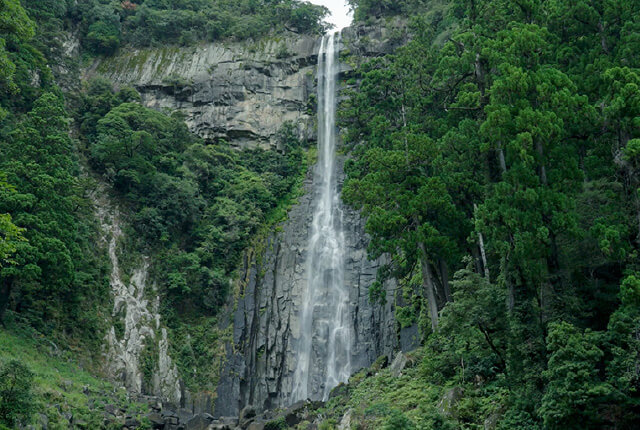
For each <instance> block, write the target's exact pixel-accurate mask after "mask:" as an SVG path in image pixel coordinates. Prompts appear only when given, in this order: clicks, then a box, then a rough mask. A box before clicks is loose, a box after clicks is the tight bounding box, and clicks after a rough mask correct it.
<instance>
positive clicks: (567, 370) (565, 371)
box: [540, 322, 612, 429]
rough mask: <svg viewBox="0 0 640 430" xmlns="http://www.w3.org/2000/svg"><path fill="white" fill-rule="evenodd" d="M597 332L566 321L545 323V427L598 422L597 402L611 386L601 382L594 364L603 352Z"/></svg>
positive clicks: (583, 424) (583, 425)
mask: <svg viewBox="0 0 640 430" xmlns="http://www.w3.org/2000/svg"><path fill="white" fill-rule="evenodd" d="M598 343H599V336H598V335H597V334H595V333H593V332H590V331H585V332H584V333H581V332H580V331H579V330H577V329H576V327H574V326H573V325H571V324H568V323H566V322H560V323H552V324H551V325H550V326H549V335H548V337H547V347H548V349H549V352H550V356H549V363H548V369H547V370H546V371H545V377H546V378H547V379H548V380H549V382H548V384H547V388H546V392H545V395H544V397H543V398H542V406H541V408H540V415H541V416H542V418H543V420H544V424H545V428H549V429H574V428H575V429H579V428H585V427H586V428H597V427H599V426H601V425H602V420H601V418H600V417H601V413H600V411H599V410H598V409H599V405H601V404H603V403H604V401H605V400H606V397H607V396H610V395H611V392H612V387H610V386H609V385H608V384H604V383H601V382H600V380H599V377H598V369H597V365H598V363H599V362H600V360H601V359H602V358H603V355H604V352H603V351H602V350H601V349H600V348H599V347H598Z"/></svg>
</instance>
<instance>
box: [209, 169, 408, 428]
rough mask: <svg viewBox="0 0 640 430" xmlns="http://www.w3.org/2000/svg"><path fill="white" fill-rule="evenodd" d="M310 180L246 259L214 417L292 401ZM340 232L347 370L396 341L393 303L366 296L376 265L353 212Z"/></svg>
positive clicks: (391, 288) (390, 292)
mask: <svg viewBox="0 0 640 430" xmlns="http://www.w3.org/2000/svg"><path fill="white" fill-rule="evenodd" d="M342 179H343V178H341V181H342ZM311 181H312V179H311V178H309V179H308V180H307V182H306V189H307V193H306V194H305V195H304V196H303V197H302V198H301V199H300V202H299V203H298V204H297V205H295V206H294V207H293V208H292V209H291V211H290V213H289V220H288V221H286V222H285V223H284V224H283V225H282V230H281V231H280V232H278V233H275V234H272V235H271V236H269V237H268V239H267V240H266V243H265V248H264V249H263V250H258V251H254V252H252V253H249V254H247V256H246V258H245V261H244V268H243V273H242V274H241V277H240V290H239V292H238V297H237V308H236V309H235V312H234V313H233V344H232V345H229V357H228V361H227V364H226V367H225V369H224V371H223V375H222V377H221V381H220V385H219V388H218V396H217V401H216V408H215V414H216V415H218V416H237V415H238V412H239V411H240V410H241V409H242V408H243V407H244V406H247V405H253V406H255V407H256V408H258V409H270V408H275V407H280V406H286V405H288V404H289V399H288V394H289V393H290V392H291V390H292V388H293V379H292V378H293V374H294V371H295V366H296V363H295V362H293V358H294V357H295V354H294V353H293V350H292V348H295V345H296V343H297V339H298V337H299V330H300V326H299V318H300V311H301V305H302V303H301V297H302V293H303V291H304V287H305V285H306V281H307V279H306V258H307V243H308V239H309V228H310V224H311V221H312V216H313V207H312V194H311V193H310V192H309V191H310V189H311V188H312V187H311V185H312V183H311ZM344 229H345V241H346V255H347V258H346V261H345V282H346V284H347V286H348V287H349V289H350V314H351V319H352V322H353V329H354V331H353V335H354V343H353V347H352V359H351V360H352V369H353V370H354V371H357V370H359V369H361V368H363V367H368V366H369V365H371V364H372V363H373V362H374V361H375V359H376V358H378V357H379V356H381V355H387V356H391V355H393V352H394V350H396V349H397V348H398V346H399V341H400V339H399V335H398V332H397V330H396V321H395V316H394V305H393V300H388V301H387V304H386V305H384V306H381V305H374V304H371V303H370V301H369V286H370V285H371V284H372V283H373V282H374V281H375V278H376V272H377V269H378V267H379V266H380V264H381V262H380V261H370V260H369V259H368V258H367V254H366V247H367V244H368V238H367V235H366V234H365V233H364V223H363V220H362V219H361V217H360V216H359V214H358V213H357V212H356V211H353V210H349V209H347V210H346V212H345V214H344ZM385 289H386V292H387V297H389V298H391V297H394V295H395V289H396V286H395V283H393V282H388V283H386V285H385Z"/></svg>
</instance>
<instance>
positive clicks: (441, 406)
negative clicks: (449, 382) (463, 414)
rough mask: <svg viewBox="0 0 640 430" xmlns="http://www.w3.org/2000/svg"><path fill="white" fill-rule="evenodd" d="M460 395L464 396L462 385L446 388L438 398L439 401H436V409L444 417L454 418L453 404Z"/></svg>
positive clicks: (455, 403) (456, 402)
mask: <svg viewBox="0 0 640 430" xmlns="http://www.w3.org/2000/svg"><path fill="white" fill-rule="evenodd" d="M462 397H464V389H463V388H462V387H453V388H450V389H448V390H447V391H446V392H445V393H444V395H443V396H442V399H440V402H438V410H439V411H440V413H441V414H442V415H443V416H445V417H454V418H455V406H456V405H457V404H458V402H459V401H460V399H462Z"/></svg>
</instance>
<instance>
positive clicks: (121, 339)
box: [93, 187, 182, 403]
mask: <svg viewBox="0 0 640 430" xmlns="http://www.w3.org/2000/svg"><path fill="white" fill-rule="evenodd" d="M106 195H107V192H106V190H105V189H103V187H100V188H99V190H98V192H97V193H96V194H95V195H94V196H93V200H94V205H95V208H96V213H97V216H98V219H99V221H100V225H101V227H102V230H103V233H104V235H105V236H104V242H105V244H106V246H107V249H108V255H109V260H110V262H111V276H110V278H109V283H110V285H111V292H112V296H113V301H114V304H113V311H112V317H111V324H112V325H111V328H110V330H109V331H108V333H107V336H106V344H105V350H104V354H105V366H106V373H107V374H108V375H111V376H112V378H113V379H114V381H116V382H118V383H120V384H122V385H123V386H124V387H126V388H127V390H128V391H129V392H130V393H133V394H138V395H140V394H142V393H143V392H145V393H151V394H153V395H155V396H158V397H159V398H161V399H163V400H165V401H170V402H174V403H179V402H180V400H181V397H182V393H181V390H180V380H179V375H178V369H177V367H176V365H175V364H174V363H173V361H172V359H171V357H170V356H169V352H168V349H169V348H168V340H167V330H166V329H165V328H164V327H162V326H161V324H160V313H159V311H158V307H159V298H158V296H157V295H155V288H154V287H153V285H151V283H150V282H149V280H148V273H149V261H148V259H147V258H146V257H143V258H142V261H141V262H140V264H138V265H136V267H135V268H133V269H131V270H130V271H129V272H130V273H127V270H125V269H123V268H122V267H121V264H120V258H119V252H118V250H119V242H120V240H121V238H122V235H123V233H122V227H121V219H120V214H119V211H118V210H117V209H116V208H115V206H114V205H113V204H112V203H111V202H109V201H108V200H107V198H106V197H105V196H106ZM127 275H129V276H127ZM145 361H146V365H147V366H149V367H150V368H149V369H148V373H150V374H147V375H146V376H147V377H146V378H145V369H144V366H145ZM149 371H150V372H149Z"/></svg>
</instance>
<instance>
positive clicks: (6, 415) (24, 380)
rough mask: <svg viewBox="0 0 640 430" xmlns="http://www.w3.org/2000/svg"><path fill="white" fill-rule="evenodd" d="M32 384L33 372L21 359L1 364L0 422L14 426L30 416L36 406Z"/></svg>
mask: <svg viewBox="0 0 640 430" xmlns="http://www.w3.org/2000/svg"><path fill="white" fill-rule="evenodd" d="M32 384H33V373H32V372H31V370H29V368H28V367H26V366H25V365H24V364H22V363H20V362H19V361H17V360H11V361H9V362H7V363H5V364H3V365H2V366H0V423H3V424H5V425H7V426H10V427H13V426H15V425H16V424H18V423H19V422H21V421H26V420H27V419H28V418H29V416H30V415H31V411H32V410H33V406H34V402H33V398H32V393H31V387H32Z"/></svg>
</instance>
